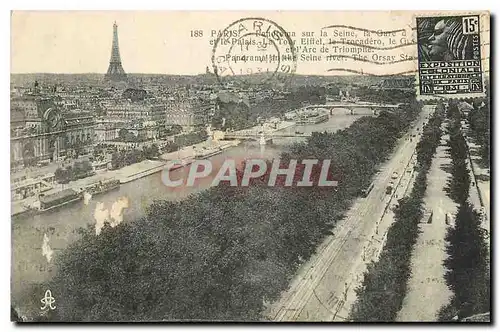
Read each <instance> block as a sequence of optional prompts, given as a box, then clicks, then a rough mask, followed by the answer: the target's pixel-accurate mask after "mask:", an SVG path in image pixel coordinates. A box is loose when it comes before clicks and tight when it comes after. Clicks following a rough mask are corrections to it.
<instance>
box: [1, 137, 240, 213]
mask: <svg viewBox="0 0 500 332" xmlns="http://www.w3.org/2000/svg"><path fill="white" fill-rule="evenodd" d="M238 144H240V141H237V140H236V141H221V142H219V141H215V142H211V141H205V142H202V143H198V144H195V145H192V146H189V147H185V148H183V149H180V150H178V151H175V152H170V153H166V154H163V155H161V156H160V160H144V161H141V162H139V163H136V164H133V165H129V166H125V167H122V168H120V169H117V170H110V171H105V172H103V173H97V174H95V175H92V176H89V177H87V178H83V179H79V180H76V181H71V182H70V183H68V184H60V185H55V186H54V188H52V189H50V190H47V191H46V192H44V194H45V195H52V194H56V193H58V192H61V191H63V190H65V189H73V190H76V191H77V192H81V191H84V190H85V188H87V187H89V186H92V185H94V184H95V183H97V182H99V181H103V182H104V181H108V180H111V179H117V180H119V181H120V183H121V184H123V183H128V182H131V181H134V180H137V179H140V178H143V177H145V176H148V175H151V174H154V173H157V172H160V171H161V170H162V169H163V168H164V167H165V165H166V164H167V162H168V161H170V160H180V161H182V162H184V163H185V164H186V165H189V164H190V163H192V162H193V161H194V160H195V159H205V158H209V157H212V156H215V155H217V154H220V153H222V152H223V151H224V150H226V149H229V148H232V147H234V146H237V145H238ZM37 201H38V198H37V197H36V196H32V197H28V198H26V199H24V200H20V201H17V202H13V203H12V206H11V216H17V215H22V214H25V213H38V211H36V210H35V211H33V209H35V205H36V203H37Z"/></svg>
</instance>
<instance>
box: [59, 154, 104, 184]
mask: <svg viewBox="0 0 500 332" xmlns="http://www.w3.org/2000/svg"><path fill="white" fill-rule="evenodd" d="M94 174H95V172H94V170H93V169H92V165H91V164H90V162H89V161H88V160H82V161H75V162H74V163H73V165H69V166H68V167H59V168H58V169H56V171H55V172H54V176H55V179H56V181H57V182H58V183H62V184H65V183H68V182H70V181H75V180H78V179H83V178H85V177H88V176H91V175H94Z"/></svg>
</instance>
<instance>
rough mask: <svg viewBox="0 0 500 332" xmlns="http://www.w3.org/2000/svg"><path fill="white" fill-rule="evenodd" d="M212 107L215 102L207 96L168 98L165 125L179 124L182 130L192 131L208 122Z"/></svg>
mask: <svg viewBox="0 0 500 332" xmlns="http://www.w3.org/2000/svg"><path fill="white" fill-rule="evenodd" d="M214 108H215V102H214V101H213V100H210V99H207V98H200V97H191V98H188V99H174V98H170V99H169V101H168V103H167V108H166V114H165V119H166V120H165V123H166V125H167V126H168V125H170V126H173V125H177V126H181V127H182V129H183V131H192V130H195V129H196V128H198V127H200V126H204V125H205V124H206V123H208V119H209V118H210V116H211V115H212V114H213V112H214Z"/></svg>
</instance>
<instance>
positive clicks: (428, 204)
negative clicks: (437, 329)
mask: <svg viewBox="0 0 500 332" xmlns="http://www.w3.org/2000/svg"><path fill="white" fill-rule="evenodd" d="M444 125H445V124H443V126H444ZM447 139H448V135H447V134H446V135H443V136H442V137H441V144H440V146H438V148H437V150H436V154H435V156H434V159H433V160H432V164H431V168H430V170H429V173H428V175H427V190H426V195H425V197H424V208H425V209H426V210H427V211H428V213H429V212H431V211H432V212H433V216H432V222H431V223H430V224H429V223H427V220H422V222H421V223H420V230H421V233H420V234H419V237H418V240H417V243H416V244H415V248H414V251H413V254H412V261H411V277H410V279H409V281H408V289H407V294H406V297H405V298H404V300H403V306H402V309H401V310H400V312H399V313H398V317H397V321H402V322H409V321H410V322H415V321H419V322H422V321H424V322H429V321H436V320H437V313H438V311H439V309H440V308H441V307H443V306H444V305H446V304H447V303H448V302H449V299H450V298H451V296H452V292H451V290H450V289H449V288H448V286H447V285H446V281H445V279H444V274H445V271H446V270H445V267H444V264H443V261H444V259H445V258H446V257H447V254H446V250H445V246H446V242H445V236H446V232H447V228H448V227H450V226H448V225H446V222H445V218H446V214H447V213H449V214H450V215H455V213H456V211H457V205H456V203H454V202H453V200H452V199H451V198H449V197H448V196H447V195H446V192H445V191H444V188H445V187H446V182H447V180H448V178H450V177H451V175H450V174H449V173H447V172H446V171H444V170H443V169H442V168H443V167H444V166H447V165H448V164H450V162H451V159H450V156H449V154H448V153H447V152H446V140H447ZM426 215H428V214H426ZM450 225H451V223H450Z"/></svg>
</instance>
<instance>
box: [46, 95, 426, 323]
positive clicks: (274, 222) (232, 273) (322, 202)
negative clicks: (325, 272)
mask: <svg viewBox="0 0 500 332" xmlns="http://www.w3.org/2000/svg"><path fill="white" fill-rule="evenodd" d="M404 102H407V103H408V104H409V105H411V106H410V107H408V108H406V109H401V110H400V111H399V112H395V113H387V112H381V114H380V115H379V116H378V117H364V118H361V119H359V120H358V121H356V122H355V123H354V124H353V125H351V126H350V127H349V128H348V129H345V130H341V131H338V132H336V133H316V134H314V135H313V136H312V137H311V138H310V139H308V141H307V142H306V143H302V144H296V145H294V146H292V147H291V149H290V151H289V152H288V153H286V154H284V155H283V156H282V158H281V159H282V160H284V161H286V160H289V159H297V160H302V159H306V158H307V159H321V160H324V159H328V160H331V166H330V174H329V176H330V177H331V178H335V179H337V180H338V181H339V184H338V186H337V187H334V188H332V187H316V186H314V187H285V186H282V185H277V186H274V187H269V186H268V185H267V183H266V181H264V180H265V179H264V180H263V181H255V182H254V183H252V185H251V186H247V187H232V186H229V184H228V183H223V184H221V185H220V186H218V187H213V188H211V189H209V190H206V191H203V192H200V193H198V194H195V195H192V196H190V197H189V198H187V199H186V200H183V201H180V202H172V201H156V202H154V203H153V204H151V206H150V207H149V208H148V212H147V215H146V216H144V217H143V218H140V219H138V220H134V221H132V222H125V223H121V224H120V225H118V226H116V227H114V228H111V227H110V226H106V227H104V228H103V229H102V231H101V234H100V235H99V236H96V234H95V230H94V228H93V227H89V229H87V230H81V236H80V239H79V240H77V241H76V242H75V243H73V244H72V245H71V246H70V247H68V248H67V249H66V250H64V251H61V252H60V253H59V255H57V256H56V257H55V264H56V271H57V273H56V275H55V277H54V279H53V280H51V281H50V283H49V284H48V285H43V287H42V288H43V289H45V288H46V287H48V289H51V290H53V296H54V297H55V298H57V299H58V301H59V302H58V309H57V310H56V311H53V312H51V314H52V315H55V316H54V317H51V318H50V319H55V320H57V319H60V320H67V321H82V320H83V321H102V320H107V321H119V320H128V321H139V320H178V319H181V320H182V319H197V320H200V319H201V320H260V319H263V317H262V311H263V309H264V303H266V302H270V301H273V300H276V299H277V298H278V297H279V295H280V293H281V292H282V291H283V290H285V289H286V288H287V287H288V284H289V281H290V279H291V278H292V277H293V275H294V274H295V272H296V271H297V268H298V267H299V266H300V264H302V263H303V262H304V261H306V260H307V259H309V258H310V257H311V255H312V254H313V253H314V252H315V250H316V247H317V245H318V244H319V243H320V242H321V241H322V239H323V238H324V236H326V235H327V234H330V232H331V229H332V226H333V225H334V224H335V223H336V222H337V221H338V220H340V219H342V218H343V215H344V213H345V212H346V210H347V208H348V207H349V206H350V204H351V202H352V201H353V199H354V198H356V197H357V196H358V195H359V192H360V190H361V189H362V188H364V187H365V186H366V185H367V184H369V183H370V182H371V178H372V176H373V175H374V174H375V172H376V171H377V168H378V167H379V165H380V163H381V162H383V161H385V159H386V158H387V156H388V155H389V153H390V152H391V151H392V150H393V148H394V146H395V144H396V140H397V139H398V138H399V137H401V135H402V133H403V132H405V131H406V129H407V128H408V126H409V124H410V123H411V121H412V120H413V119H415V117H416V115H417V114H418V113H419V112H420V106H421V105H420V104H418V103H416V101H415V99H414V97H412V99H411V100H405V101H404ZM239 172H240V171H239ZM239 176H240V177H241V173H239ZM278 183H282V182H278Z"/></svg>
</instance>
